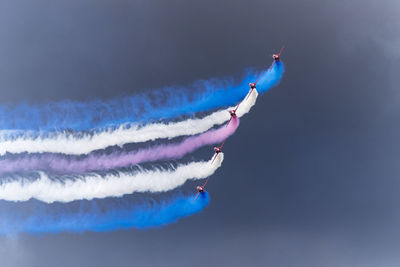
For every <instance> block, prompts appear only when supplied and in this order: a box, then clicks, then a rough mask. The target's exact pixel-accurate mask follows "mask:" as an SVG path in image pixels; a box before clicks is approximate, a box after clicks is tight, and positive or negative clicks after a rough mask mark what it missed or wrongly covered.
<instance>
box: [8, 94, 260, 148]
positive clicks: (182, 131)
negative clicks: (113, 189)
mask: <svg viewBox="0 0 400 267" xmlns="http://www.w3.org/2000/svg"><path fill="white" fill-rule="evenodd" d="M257 96H258V92H257V91H256V90H253V92H252V93H251V95H250V96H249V97H247V98H245V99H244V100H243V102H242V103H241V104H240V106H239V108H238V110H237V112H236V115H237V116H238V117H242V116H243V115H245V114H246V113H248V112H249V111H250V109H251V108H252V107H253V106H254V105H255V103H256V100H257ZM230 109H233V107H231V108H230ZM230 109H227V110H221V111H217V112H214V113H212V114H211V115H209V116H206V117H204V118H202V119H188V120H185V121H181V122H171V123H166V124H165V123H154V124H148V125H145V126H143V127H137V126H132V127H129V128H125V127H120V128H119V129H117V130H109V131H105V132H96V133H93V134H92V135H89V134H82V133H81V134H78V135H76V134H67V133H55V134H52V135H48V136H47V135H46V136H44V137H40V136H39V137H37V136H35V135H33V136H30V135H29V134H27V135H25V136H22V137H18V138H15V139H14V138H12V139H7V138H5V137H4V136H3V137H1V136H0V155H4V154H5V153H7V152H8V153H23V152H28V153H45V152H49V153H63V154H71V155H81V154H88V153H90V152H92V151H94V150H99V149H104V148H106V147H109V146H115V145H118V146H122V145H124V144H127V143H138V142H146V141H152V140H155V139H160V138H174V137H178V136H184V135H194V134H199V133H202V132H204V131H207V130H209V129H210V128H212V127H214V126H215V125H220V124H222V123H224V122H226V121H228V120H229V118H230V116H229V113H228V110H230Z"/></svg>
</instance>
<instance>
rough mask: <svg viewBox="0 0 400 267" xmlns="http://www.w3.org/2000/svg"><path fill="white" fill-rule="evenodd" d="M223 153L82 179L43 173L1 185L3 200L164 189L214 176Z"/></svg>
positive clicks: (71, 198)
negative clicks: (171, 166) (173, 164)
mask: <svg viewBox="0 0 400 267" xmlns="http://www.w3.org/2000/svg"><path fill="white" fill-rule="evenodd" d="M223 159H224V155H223V153H219V154H218V155H217V157H216V159H215V160H214V162H212V163H211V160H210V161H200V162H191V163H188V164H182V165H179V166H178V167H176V168H174V169H170V170H167V169H157V170H151V171H146V170H140V171H138V172H136V173H123V172H119V173H118V174H117V175H114V174H109V175H106V176H103V177H102V176H100V175H96V174H87V175H83V176H82V177H81V178H79V179H67V180H63V181H54V180H51V179H50V178H49V177H48V176H47V175H45V174H44V173H40V178H39V179H37V180H35V181H29V180H27V179H19V180H14V181H8V182H5V183H3V184H1V185H0V199H3V200H7V201H27V200H29V199H31V198H35V199H38V200H41V201H43V202H47V203H52V202H55V201H59V202H70V201H74V200H82V199H87V200H91V199H93V198H105V197H120V196H123V195H125V194H131V193H134V192H164V191H168V190H172V189H174V188H176V187H178V186H181V185H183V184H184V183H185V182H186V181H187V180H189V179H202V178H205V177H208V176H210V175H212V174H213V173H214V172H215V171H216V170H217V169H218V168H219V167H220V166H221V164H222V161H223Z"/></svg>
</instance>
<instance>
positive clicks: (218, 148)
mask: <svg viewBox="0 0 400 267" xmlns="http://www.w3.org/2000/svg"><path fill="white" fill-rule="evenodd" d="M225 141H226V140H224V142H222V144H221V146H219V147H214V151H215V154H214V156H213V160H212V161H211V164H213V162H214V160H215V159H216V158H217V156H218V154H219V153H221V152H222V147H223V146H224V143H225Z"/></svg>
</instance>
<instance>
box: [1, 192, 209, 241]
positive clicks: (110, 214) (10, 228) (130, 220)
mask: <svg viewBox="0 0 400 267" xmlns="http://www.w3.org/2000/svg"><path fill="white" fill-rule="evenodd" d="M209 202H210V197H209V195H208V193H205V194H201V195H200V197H199V198H198V199H197V201H196V200H195V197H194V196H193V195H190V196H183V195H176V196H174V197H172V198H170V199H168V200H162V201H154V200H152V201H150V202H147V203H142V204H138V205H134V204H132V202H131V201H129V200H127V199H126V197H124V198H114V199H104V200H93V201H77V202H74V203H70V204H61V203H54V204H50V205H49V204H45V203H43V202H40V201H35V200H30V201H29V202H24V203H10V202H6V201H2V202H1V203H0V210H1V216H0V234H2V235H6V236H13V235H15V234H17V233H21V232H24V233H30V234H38V233H59V232H73V233H81V232H85V231H93V232H107V231H113V230H119V229H129V228H139V229H144V228H150V227H159V226H163V225H166V224H170V223H174V222H177V221H178V220H179V219H180V218H183V217H187V216H190V215H192V214H195V213H198V212H200V211H202V210H203V209H204V208H205V207H206V206H207V205H208V204H209Z"/></svg>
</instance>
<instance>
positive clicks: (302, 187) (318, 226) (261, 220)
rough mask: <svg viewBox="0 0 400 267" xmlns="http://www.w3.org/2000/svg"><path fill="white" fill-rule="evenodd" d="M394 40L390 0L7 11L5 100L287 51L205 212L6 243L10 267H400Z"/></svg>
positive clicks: (108, 91)
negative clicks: (156, 224)
mask: <svg viewBox="0 0 400 267" xmlns="http://www.w3.org/2000/svg"><path fill="white" fill-rule="evenodd" d="M399 36H400V2H399V1H396V0H383V1H376V0H375V1H372V0H347V1H333V0H332V1H321V0H302V1H298V0H279V1H276V0H265V1H261V0H248V1H236V0H223V1H219V0H205V1H187V0H186V1H183V0H180V1H178V0H169V1H163V0H137V1H133V0H107V1H105V0H68V1H67V0H60V1H54V0H53V1H51V0H36V1H29V0H3V1H0V92H1V96H0V104H5V103H10V102H14V103H19V102H23V101H28V102H35V103H36V102H39V103H40V102H45V101H56V100H61V99H66V98H67V99H74V100H89V99H93V98H102V99H107V98H110V97H113V96H116V95H128V94H134V93H135V92H138V91H139V90H145V89H146V90H151V89H152V88H158V87H162V86H166V85H174V84H179V85H185V84H188V83H190V82H192V81H195V80H198V79H207V78H213V77H223V76H228V75H232V76H235V77H240V75H241V74H243V73H244V71H245V69H246V68H248V67H260V66H264V65H268V64H270V63H271V60H272V59H271V57H270V54H271V53H273V52H277V51H279V49H280V47H281V46H282V45H286V48H285V50H284V52H283V54H282V59H283V61H284V63H285V66H286V73H285V75H284V78H283V80H282V82H281V84H280V85H279V86H278V87H276V88H274V89H273V90H271V91H269V92H268V93H266V94H264V95H263V96H262V97H260V98H259V100H258V102H257V105H256V107H255V108H254V109H253V110H252V112H251V113H250V114H249V115H247V116H246V117H244V118H243V120H242V121H241V125H240V127H239V129H238V131H237V132H236V134H235V135H234V136H233V137H231V138H230V139H229V140H228V141H227V143H226V148H225V161H224V165H223V167H222V168H221V169H219V170H218V172H217V173H216V175H214V176H213V178H212V180H210V184H209V187H208V190H209V192H210V195H211V203H210V206H209V207H207V208H206V209H205V210H204V212H202V213H200V214H197V215H195V216H192V217H189V218H185V219H183V220H181V221H179V222H178V223H176V224H173V225H169V226H167V227H164V228H159V229H152V230H146V231H143V230H135V229H132V230H129V231H127V230H125V231H117V232H111V233H85V234H57V235H55V234H52V235H44V236H30V235H20V236H18V237H16V238H14V239H6V238H0V258H1V266H5V267H8V266H18V267H21V266H22V267H24V266H35V267H36V266H40V267H50V266H51V267H52V266H58V267H64V266H78V267H79V266H99V267H102V266H104V267H109V266H145V267H147V266H174V267H177V266H273V267H280V266H282V267H284V266H304V267H314V266H315V267H321V266H322V267H325V266H349V267H354V266H363V267H366V266H374V267H375V266H384V267H386V266H399V265H400V254H399V253H398V251H399V249H400V231H399V229H398V228H399V227H398V226H399V224H400V211H399V204H400V194H399V193H400V176H399V174H400V165H399V164H398V162H399V160H400V145H399V141H398V138H399V136H400V124H399V117H398V114H399V112H400V95H399V93H398V89H399V87H398V84H399V83H400V75H399V69H400V37H399ZM209 153H210V151H209V148H204V149H202V150H200V151H199V152H198V153H197V154H196V155H195V156H198V157H204V156H205V155H209ZM193 186H194V184H187V185H185V189H184V190H191V188H192V187H193Z"/></svg>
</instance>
